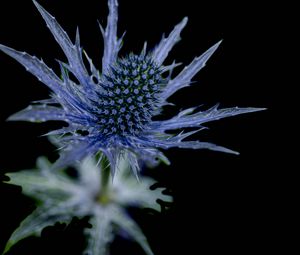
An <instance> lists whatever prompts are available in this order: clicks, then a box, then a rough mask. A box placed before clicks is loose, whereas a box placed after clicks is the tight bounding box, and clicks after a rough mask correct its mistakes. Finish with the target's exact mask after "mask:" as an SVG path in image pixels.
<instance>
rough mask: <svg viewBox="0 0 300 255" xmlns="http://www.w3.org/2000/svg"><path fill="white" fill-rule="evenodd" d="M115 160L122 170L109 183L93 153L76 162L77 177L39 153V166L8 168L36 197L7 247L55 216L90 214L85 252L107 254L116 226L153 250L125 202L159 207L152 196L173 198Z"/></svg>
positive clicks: (12, 177)
mask: <svg viewBox="0 0 300 255" xmlns="http://www.w3.org/2000/svg"><path fill="white" fill-rule="evenodd" d="M119 163H120V165H119V170H120V173H119V174H118V175H116V177H115V179H114V183H113V185H111V179H108V180H105V178H109V177H107V176H109V175H107V173H106V170H107V171H108V174H109V169H105V168H103V167H102V168H100V169H99V166H97V165H96V161H95V159H93V158H86V159H84V160H83V161H82V162H81V163H79V164H77V165H76V166H75V168H76V170H77V172H78V178H77V179H74V177H70V176H68V175H67V174H66V171H65V170H60V171H52V166H51V164H50V163H49V161H48V160H46V159H45V158H39V159H38V161H37V169H32V170H24V171H20V172H16V173H9V174H7V175H8V177H9V178H10V181H8V183H10V184H13V185H19V186H21V187H22V191H23V193H24V194H25V195H27V196H30V197H32V198H34V199H35V200H36V201H37V202H38V203H37V208H36V209H35V210H34V211H33V212H32V213H31V214H30V215H29V216H27V217H26V218H25V219H24V220H23V222H22V223H21V224H20V226H19V227H18V228H17V229H16V230H15V231H14V232H13V234H12V235H11V237H10V239H9V240H8V242H7V245H6V248H5V252H7V251H8V250H9V249H10V248H11V247H12V246H13V245H15V244H16V243H17V242H19V241H20V240H22V239H24V238H26V237H29V236H31V235H38V236H39V235H40V234H41V232H42V230H43V229H44V228H45V227H47V226H53V225H55V223H57V222H60V223H67V224H69V223H70V222H71V220H72V218H73V217H79V218H84V217H86V216H89V217H90V218H89V223H90V224H91V228H86V229H85V232H84V233H85V236H86V238H87V247H86V250H85V253H84V254H89V255H105V254H107V251H108V248H109V247H108V245H109V244H110V243H111V242H112V241H113V239H114V234H115V230H122V231H125V232H126V233H127V234H128V236H130V237H132V238H133V239H134V240H135V241H136V242H138V243H139V244H140V245H141V247H142V248H143V249H144V251H145V252H146V253H147V254H148V255H152V254H153V253H152V251H151V249H150V247H149V245H148V243H147V239H146V237H145V236H144V234H143V233H142V230H141V229H140V228H139V227H138V225H137V224H136V223H135V221H134V220H133V219H132V218H131V217H130V216H129V215H128V213H127V212H126V210H125V208H126V207H128V206H136V207H146V208H151V209H154V210H157V211H159V210H160V205H159V204H158V203H156V200H157V199H160V200H162V201H165V202H172V198H171V197H170V196H169V195H164V194H162V191H163V189H162V188H157V189H155V190H149V187H150V186H152V185H153V184H154V183H155V181H154V180H153V179H151V178H149V177H141V181H140V182H138V181H137V180H136V179H135V177H134V176H133V175H132V174H129V173H130V171H129V166H128V164H127V161H125V160H121V161H120V162H119ZM104 184H106V185H104ZM109 184H110V185H109ZM116 227H117V228H116Z"/></svg>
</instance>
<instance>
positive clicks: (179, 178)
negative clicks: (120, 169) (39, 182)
mask: <svg viewBox="0 0 300 255" xmlns="http://www.w3.org/2000/svg"><path fill="white" fill-rule="evenodd" d="M39 2H40V3H41V4H42V5H43V6H44V7H45V8H46V9H47V10H48V11H49V12H50V13H52V14H53V15H54V16H55V17H56V18H57V20H58V21H59V22H60V24H61V25H62V26H63V27H64V29H65V30H66V31H67V32H68V34H69V35H70V37H71V38H74V37H75V29H76V26H77V25H78V26H79V28H80V34H81V44H82V46H83V47H84V48H85V49H86V51H87V52H88V54H89V55H90V56H91V57H92V58H93V60H94V63H95V64H96V65H98V67H100V61H101V54H102V49H103V44H102V41H101V34H100V32H99V30H98V25H97V19H99V21H100V22H102V23H103V24H105V22H106V16H107V7H106V1H105V0H98V1H91V0H89V1H88V0H86V1H78V2H76V1H59V0H51V1H49V0H48V1H46V0H44V1H42V0H40V1H39ZM119 2H120V8H119V11H120V12H119V13H120V16H119V35H121V33H122V32H123V31H127V33H126V36H125V43H124V46H123V49H122V51H121V54H124V53H126V52H130V51H133V52H135V53H138V52H139V51H140V50H141V48H142V46H143V42H144V41H145V40H147V41H148V43H149V44H148V45H149V46H150V48H152V47H154V46H155V44H156V43H158V42H159V40H160V38H161V36H162V33H166V34H168V33H169V32H170V31H171V30H172V29H173V27H174V25H175V24H177V23H178V22H180V21H181V19H182V18H183V17H184V16H188V17H189V22H188V25H187V27H186V28H185V30H184V31H183V33H182V41H181V42H180V43H179V44H177V45H176V47H175V48H174V50H173V51H172V53H171V54H170V55H169V57H168V59H167V61H166V63H171V61H172V60H173V59H176V60H177V61H179V62H182V63H183V64H185V65H187V64H189V62H190V61H192V59H193V58H194V57H195V56H197V55H200V54H201V53H203V52H204V51H205V50H207V49H208V48H209V47H210V46H211V45H213V44H214V43H216V42H217V41H219V40H220V39H224V41H223V43H222V44H221V46H220V48H219V49H218V51H217V52H216V53H215V54H214V56H213V57H212V58H211V60H210V61H209V62H208V64H207V66H206V67H205V69H203V70H202V71H201V72H200V73H199V74H198V75H197V76H196V77H195V80H197V81H198V82H197V83H196V84H194V85H193V86H192V87H190V88H188V89H185V90H183V91H181V92H180V93H177V94H176V95H175V96H173V97H172V101H173V102H175V103H176V109H183V108H187V107H191V106H196V105H200V104H203V105H204V106H206V107H210V106H213V105H214V104H216V103H221V106H222V107H230V106H241V107H247V106H253V107H266V108H268V110H267V111H264V112H260V113H252V114H248V115H242V116H238V117H234V118H232V119H225V120H221V121H218V122H214V123H209V124H208V127H209V128H210V129H209V130H206V131H204V132H202V133H200V134H197V135H196V136H195V139H196V138H199V139H202V140H203V141H210V142H214V143H217V144H220V145H223V146H226V147H229V148H232V149H234V150H237V151H239V152H240V153H241V155H240V156H233V155H227V154H222V153H216V152H209V151H192V150H176V149H174V150H169V151H167V152H166V155H167V156H168V157H169V158H170V160H171V161H172V165H171V166H169V167H164V166H160V167H158V168H156V169H152V170H147V171H146V173H147V174H149V175H151V176H153V177H155V178H156V179H157V180H158V182H159V183H160V184H161V185H164V186H166V187H168V188H169V189H170V191H171V192H172V194H173V196H174V199H175V203H174V204H173V206H171V209H170V210H168V211H166V212H164V213H162V214H155V215H151V214H148V213H147V212H146V211H142V212H140V211H135V210H133V211H132V213H133V214H134V216H135V217H136V218H137V221H138V222H139V223H140V225H141V226H142V229H143V230H144V232H145V233H146V235H147V237H148V239H149V242H150V245H151V247H152V248H153V250H154V253H155V254H157V255H160V254H172V253H174V252H177V251H182V252H181V253H183V254H215V253H225V252H229V253H231V254H245V253H248V252H251V253H256V252H257V251H258V250H259V251H262V252H268V251H270V250H277V251H278V250H279V249H283V250H284V251H286V250H285V249H286V247H285V246H284V244H283V242H282V239H281V238H279V237H278V236H280V228H281V227H282V226H281V224H282V223H281V222H280V221H278V217H279V213H278V211H279V209H280V208H279V207H280V206H279V204H278V201H280V200H281V199H282V197H281V196H282V193H281V191H282V185H283V182H284V180H282V179H281V180H280V175H281V172H280V171H278V170H275V166H279V165H280V161H281V160H280V156H278V155H277V153H276V154H275V149H276V146H278V143H279V142H280V139H281V138H278V135H277V131H275V128H276V125H277V124H276V123H273V120H274V119H275V118H274V117H276V116H278V115H280V114H281V113H280V112H279V111H278V108H277V106H276V104H275V101H276V93H277V92H278V85H277V84H279V83H280V77H279V74H278V73H277V68H278V66H276V61H277V60H278V59H277V54H276V53H277V51H278V48H277V47H280V46H279V44H278V42H277V45H276V44H275V42H276V41H277V40H278V39H279V38H281V37H282V36H283V35H282V34H281V30H280V26H281V18H280V17H279V13H280V14H281V15H282V14H283V13H284V9H283V8H282V7H280V6H274V4H272V5H266V6H262V5H261V4H258V3H257V4H256V3H254V2H252V1H251V4H246V3H244V1H239V2H242V3H239V4H237V3H234V4H233V3H232V4H231V5H229V4H220V3H219V2H217V1H199V2H198V1H193V0H185V1H171V0H167V1H166V0H164V1H162V0H152V1H138V0H134V1H133V0H132V1H125V0H120V1H119ZM278 7H279V8H278ZM279 10H280V11H279ZM0 13H1V15H0V42H1V43H3V44H5V45H8V46H10V47H12V48H15V49H18V50H25V51H27V52H28V53H30V54H33V55H36V56H38V57H42V58H43V59H44V60H45V62H46V63H47V64H48V65H49V66H51V67H53V68H54V70H58V65H57V63H56V61H55V59H64V56H63V54H62V52H61V50H60V49H59V46H58V45H57V44H56V43H55V41H54V39H53V38H52V36H51V34H50V32H49V31H48V29H47V28H46V26H45V24H44V22H43V21H42V18H41V17H40V15H39V13H38V12H37V10H36V9H35V8H34V5H33V4H32V3H31V1H5V2H3V1H1V5H0ZM0 70H1V94H0V97H1V100H0V104H1V105H0V109H1V119H0V121H1V133H0V134H1V160H0V169H1V170H0V171H1V172H0V178H1V180H5V177H4V174H5V172H8V171H16V170H18V169H26V168H31V167H33V166H34V164H35V159H36V158H37V157H38V156H39V155H49V156H50V158H53V159H54V158H55V155H56V154H55V151H54V150H55V148H54V147H52V146H51V145H49V143H48V141H47V139H46V138H45V137H40V135H42V134H43V133H45V132H47V131H48V130H50V129H51V126H50V125H49V124H30V123H8V122H5V120H6V118H7V117H8V116H9V115H11V114H12V113H15V112H16V111H18V110H21V109H22V108H24V107H26V106H27V105H28V104H29V102H31V101H33V100H38V99H43V98H47V96H48V93H49V91H48V90H47V88H46V87H45V86H43V85H42V84H40V83H39V82H38V81H37V80H36V79H35V78H34V77H33V76H32V75H30V74H29V73H27V72H26V71H25V69H24V68H23V67H21V66H20V65H19V64H18V63H17V62H15V61H14V60H12V59H10V58H9V57H7V56H6V55H4V54H1V55H0ZM51 125H54V124H51ZM52 127H53V126H52ZM0 204H1V217H0V250H1V249H2V248H3V247H4V245H5V242H6V240H7V239H8V238H9V235H10V234H11V233H12V231H13V230H14V229H15V228H16V227H17V226H18V224H19V222H20V221H21V220H22V219H23V218H24V217H25V216H26V215H27V214H28V213H29V212H30V211H31V210H32V209H33V208H34V205H33V202H32V201H31V200H30V199H27V198H25V197H23V196H22V195H21V194H20V189H18V188H16V187H10V186H9V185H5V184H1V186H0ZM279 218H280V217H279ZM84 224H85V223H84V222H79V221H76V220H75V221H74V222H73V223H72V224H71V226H70V227H65V226H61V225H58V226H56V227H54V228H47V229H46V230H45V231H43V234H42V238H28V239H26V240H24V241H22V242H20V243H19V244H18V245H16V246H15V247H14V248H13V249H12V250H11V252H9V253H8V254H22V255H27V254H28V255H29V254H30V255H34V254H48V253H49V254H65V253H66V252H68V253H70V254H74V255H76V254H81V251H82V249H83V247H84V238H83V236H82V234H81V229H82V227H83V226H84ZM121 253H123V254H124V253H125V254H131V255H135V254H143V251H142V250H141V249H140V248H139V247H138V246H137V245H135V244H133V243H129V242H125V241H123V240H122V239H121V238H118V239H117V241H116V242H115V243H114V244H113V246H112V250H111V254H121Z"/></svg>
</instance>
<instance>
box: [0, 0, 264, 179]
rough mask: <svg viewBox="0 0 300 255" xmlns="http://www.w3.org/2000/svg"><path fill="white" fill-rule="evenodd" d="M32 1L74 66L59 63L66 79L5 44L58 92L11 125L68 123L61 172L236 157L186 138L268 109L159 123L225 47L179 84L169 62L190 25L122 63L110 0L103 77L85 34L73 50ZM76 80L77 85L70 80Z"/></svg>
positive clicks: (194, 113)
mask: <svg viewBox="0 0 300 255" xmlns="http://www.w3.org/2000/svg"><path fill="white" fill-rule="evenodd" d="M33 2H34V4H35V6H36V7H37V9H38V11H39V12H40V13H41V15H42V17H43V19H44V20H45V22H46V24H47V27H48V28H49V29H50V31H51V33H52V34H53V36H54V38H55V40H56V41H57V43H58V44H59V45H60V47H61V48H62V50H63V51H64V53H65V55H66V57H67V59H68V63H63V62H60V61H59V64H60V67H61V78H60V77H59V76H57V75H56V74H55V73H54V72H53V71H52V70H51V69H50V68H49V67H48V66H47V65H46V64H45V63H44V62H43V61H42V60H39V59H38V58H36V57H35V56H31V55H29V54H27V53H25V52H20V51H16V50H14V49H11V48H9V47H6V46H4V45H0V49H1V50H2V51H3V52H5V53H6V54H8V55H9V56H11V57H12V58H14V59H15V60H17V61H18V62H19V63H21V64H22V65H23V66H25V68H26V70H27V71H29V72H30V73H32V74H33V75H35V76H36V77H37V78H38V79H39V80H40V81H41V82H42V83H44V84H45V85H47V86H48V87H49V88H50V89H51V90H52V92H53V93H52V95H51V98H50V99H48V100H43V101H39V102H35V103H34V104H32V105H30V106H29V107H28V108H26V109H24V110H22V111H21V112H18V113H16V114H14V115H12V116H11V117H10V118H9V120H14V121H19V120H22V121H33V122H44V121H49V120H54V121H65V122H67V123H68V124H69V125H68V127H65V128H61V129H59V130H55V131H53V132H51V133H49V135H58V136H59V137H60V138H59V142H60V143H61V144H62V145H63V146H62V149H61V156H60V159H59V160H58V161H57V163H56V166H57V167H63V166H65V165H68V164H70V163H72V162H73V161H76V160H81V159H83V158H84V157H86V156H88V155H92V154H96V153H98V152H100V151H101V152H103V153H104V154H105V155H106V156H107V158H108V159H109V161H110V163H111V166H112V167H111V169H112V171H113V174H114V172H115V170H116V169H115V168H116V165H117V162H118V160H119V159H120V157H121V156H122V155H123V154H126V155H128V158H129V160H130V165H131V167H132V170H133V172H134V173H135V174H136V175H137V173H138V170H139V165H138V161H139V160H140V159H142V160H146V161H149V162H155V160H157V159H162V160H165V161H167V159H166V158H165V157H164V155H163V154H162V152H161V151H160V150H159V149H168V148H172V147H179V148H191V149H210V150H215V151H222V152H228V153H236V152H234V151H232V150H230V149H227V148H224V147H221V146H217V145H215V144H211V143H206V142H200V141H186V140H185V139H186V138H188V137H189V136H191V135H192V134H194V133H195V132H198V131H199V130H201V129H203V124H204V123H206V122H209V121H214V120H218V119H221V118H225V117H230V116H234V115H238V114H243V113H249V112H255V111H259V110H262V109H261V108H237V107H234V108H227V109H218V107H217V106H215V107H212V108H210V109H208V110H206V111H199V110H196V109H197V108H196V107H195V108H190V109H186V110H183V111H181V112H179V113H178V115H176V116H174V117H172V118H171V119H167V120H153V117H155V116H157V115H159V114H160V113H161V110H162V108H163V106H165V105H167V104H168V102H167V100H168V98H169V97H170V96H171V95H173V94H174V93H175V92H177V91H178V90H180V89H182V88H184V87H187V86H189V85H190V84H191V80H192V78H193V77H194V76H195V75H196V74H197V73H198V72H199V71H200V70H201V69H202V68H203V67H204V66H205V64H206V62H207V61H208V59H209V58H210V57H211V55H212V54H213V53H214V52H215V51H216V49H217V48H218V46H219V44H220V43H221V42H218V43H217V44H215V45H214V46H212V47H211V48H210V49H208V50H207V51H206V52H205V53H203V54H202V55H201V56H199V57H196V58H195V59H194V60H193V61H192V62H191V64H189V65H188V66H186V67H185V68H183V69H182V71H181V72H180V73H179V74H178V75H177V76H176V77H172V71H173V69H174V68H175V67H177V66H178V64H176V63H175V62H173V64H171V65H168V66H165V65H163V62H164V60H165V59H166V57H167V56H168V54H169V52H170V51H171V49H172V48H173V46H174V45H175V44H176V43H177V42H178V41H179V40H180V33H181V31H182V29H183V28H184V27H185V25H186V23H187V20H188V19H187V18H184V19H183V20H182V21H181V22H180V23H179V24H178V25H177V26H175V28H174V30H173V31H172V32H171V33H170V34H169V36H168V37H166V38H165V37H163V38H162V40H161V42H160V43H159V44H158V45H157V46H156V47H155V48H154V49H153V50H150V51H147V44H146V43H145V44H144V47H143V49H142V51H141V53H140V54H137V55H135V54H128V55H127V56H124V57H119V56H118V54H119V50H120V48H121V46H122V41H123V40H122V39H123V37H121V38H120V39H119V38H118V37H117V21H118V2H117V0H109V1H108V7H109V15H108V20H107V26H106V29H104V28H103V27H102V26H101V25H100V29H101V32H102V35H103V38H104V54H103V59H102V72H99V71H98V70H97V69H96V68H95V66H94V65H93V62H92V60H91V59H90V58H89V57H88V56H87V54H86V53H85V52H84V51H83V50H82V48H81V46H80V39H79V31H78V29H77V32H76V40H75V44H73V43H72V41H71V39H70V38H69V37H68V35H67V34H66V32H65V31H64V30H63V29H62V27H61V26H60V25H59V24H58V23H57V21H56V20H55V18H54V17H52V16H51V15H50V14H49V13H48V12H47V11H46V10H45V9H43V7H42V6H40V5H39V4H38V3H37V2H36V1H34V0H33ZM83 53H84V54H83ZM84 57H85V58H86V59H87V60H88V62H89V68H87V67H86V66H85V64H84V61H83V58H84ZM70 74H72V75H73V77H75V78H71V76H70ZM184 128H194V129H196V130H194V131H189V132H180V133H178V132H177V134H170V133H167V132H166V131H172V130H173V131H174V130H178V129H184Z"/></svg>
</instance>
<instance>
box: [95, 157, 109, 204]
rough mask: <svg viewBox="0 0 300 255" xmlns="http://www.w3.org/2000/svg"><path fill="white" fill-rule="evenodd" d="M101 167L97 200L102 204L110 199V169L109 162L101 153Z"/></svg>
mask: <svg viewBox="0 0 300 255" xmlns="http://www.w3.org/2000/svg"><path fill="white" fill-rule="evenodd" d="M102 157H103V158H102V160H101V161H102V163H101V165H102V167H101V171H102V173H101V189H100V193H99V197H98V201H99V202H100V203H101V204H102V205H105V204H108V203H109V201H110V197H109V185H111V183H110V175H111V171H110V166H109V162H108V160H107V158H106V157H105V156H104V155H102Z"/></svg>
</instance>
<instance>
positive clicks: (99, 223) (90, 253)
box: [84, 207, 114, 255]
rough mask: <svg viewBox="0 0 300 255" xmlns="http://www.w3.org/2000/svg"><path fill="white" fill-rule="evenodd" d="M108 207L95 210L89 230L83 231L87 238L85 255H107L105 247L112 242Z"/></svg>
mask: <svg viewBox="0 0 300 255" xmlns="http://www.w3.org/2000/svg"><path fill="white" fill-rule="evenodd" d="M110 214H111V211H110V207H104V208H100V207H99V208H97V209H96V210H95V212H94V215H93V216H92V217H91V219H90V224H91V225H92V227H91V228H89V229H85V231H84V233H85V235H86V237H87V241H88V244H87V247H86V249H85V252H84V254H86V255H107V254H108V250H109V249H108V248H107V246H108V245H109V243H110V242H111V241H112V240H113V238H114V235H113V233H112V224H111V215H110Z"/></svg>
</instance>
